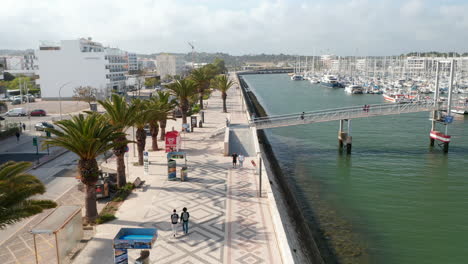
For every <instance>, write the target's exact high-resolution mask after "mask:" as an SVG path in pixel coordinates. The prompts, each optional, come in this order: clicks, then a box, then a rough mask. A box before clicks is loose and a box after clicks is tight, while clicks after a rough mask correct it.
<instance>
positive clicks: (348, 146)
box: [346, 119, 353, 154]
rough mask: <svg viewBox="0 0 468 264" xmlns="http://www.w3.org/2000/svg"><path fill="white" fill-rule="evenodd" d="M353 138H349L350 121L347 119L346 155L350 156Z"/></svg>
mask: <svg viewBox="0 0 468 264" xmlns="http://www.w3.org/2000/svg"><path fill="white" fill-rule="evenodd" d="M352 144H353V137H352V136H351V119H348V134H347V136H346V154H351V148H352Z"/></svg>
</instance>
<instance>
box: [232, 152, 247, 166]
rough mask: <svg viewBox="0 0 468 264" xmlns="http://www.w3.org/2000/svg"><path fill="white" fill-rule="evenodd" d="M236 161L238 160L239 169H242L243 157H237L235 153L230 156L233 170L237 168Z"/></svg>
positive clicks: (240, 155)
mask: <svg viewBox="0 0 468 264" xmlns="http://www.w3.org/2000/svg"><path fill="white" fill-rule="evenodd" d="M237 160H239V167H240V168H242V167H243V166H244V160H245V157H244V155H242V154H239V155H238V154H237V153H233V154H232V167H233V168H236V167H237Z"/></svg>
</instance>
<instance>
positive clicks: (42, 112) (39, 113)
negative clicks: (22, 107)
mask: <svg viewBox="0 0 468 264" xmlns="http://www.w3.org/2000/svg"><path fill="white" fill-rule="evenodd" d="M30 115H31V116H45V115H47V113H46V111H45V110H44V109H35V110H32V111H31V113H30Z"/></svg>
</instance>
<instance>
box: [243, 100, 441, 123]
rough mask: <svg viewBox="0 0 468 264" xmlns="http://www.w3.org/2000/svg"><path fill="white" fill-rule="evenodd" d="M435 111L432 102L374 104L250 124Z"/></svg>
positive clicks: (262, 119)
mask: <svg viewBox="0 0 468 264" xmlns="http://www.w3.org/2000/svg"><path fill="white" fill-rule="evenodd" d="M441 107H443V106H441ZM434 109H435V106H434V102H433V101H431V100H428V101H416V102H410V103H400V104H388V103H387V104H374V105H369V106H368V108H364V106H351V107H342V108H335V109H325V110H319V111H313V112H304V113H303V114H302V113H295V114H287V115H278V116H270V117H260V118H255V119H253V120H252V121H251V122H250V125H251V126H254V127H256V128H257V129H263V128H271V127H281V126H291V125H300V124H309V123H317V122H326V121H333V120H341V119H352V118H362V117H369V116H381V115H392V114H400V113H414V112H423V111H431V110H434Z"/></svg>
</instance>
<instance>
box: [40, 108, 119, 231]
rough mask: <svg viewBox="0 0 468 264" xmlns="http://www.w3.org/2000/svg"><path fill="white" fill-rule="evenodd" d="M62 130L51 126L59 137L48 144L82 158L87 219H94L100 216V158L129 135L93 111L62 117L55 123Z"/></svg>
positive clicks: (80, 161)
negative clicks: (116, 129) (98, 187)
mask: <svg viewBox="0 0 468 264" xmlns="http://www.w3.org/2000/svg"><path fill="white" fill-rule="evenodd" d="M55 124H56V125H57V126H58V128H59V129H55V128H48V129H47V131H49V132H51V133H52V134H54V135H55V136H56V137H53V138H47V139H46V140H45V141H44V143H43V144H44V145H46V144H49V145H52V146H58V147H63V148H65V149H68V150H70V151H71V152H74V153H75V154H76V155H77V156H78V157H79V158H80V160H79V161H78V171H79V173H80V176H81V177H80V179H81V182H83V184H84V185H85V186H86V198H85V208H86V220H87V221H88V222H94V220H96V217H97V215H98V213H97V207H96V186H95V185H96V182H97V180H98V174H99V167H98V164H97V161H96V157H98V156H99V155H101V154H103V153H105V152H106V151H107V150H110V149H112V148H115V147H121V145H126V144H127V141H125V140H124V141H119V140H117V139H119V138H122V137H124V138H125V134H124V133H122V132H120V131H115V127H114V126H113V125H111V124H110V123H109V122H108V119H107V118H105V117H104V116H103V115H100V114H97V113H91V114H89V115H86V116H85V115H83V114H79V115H76V116H73V117H72V118H71V119H69V120H60V121H57V122H56V123H55Z"/></svg>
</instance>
